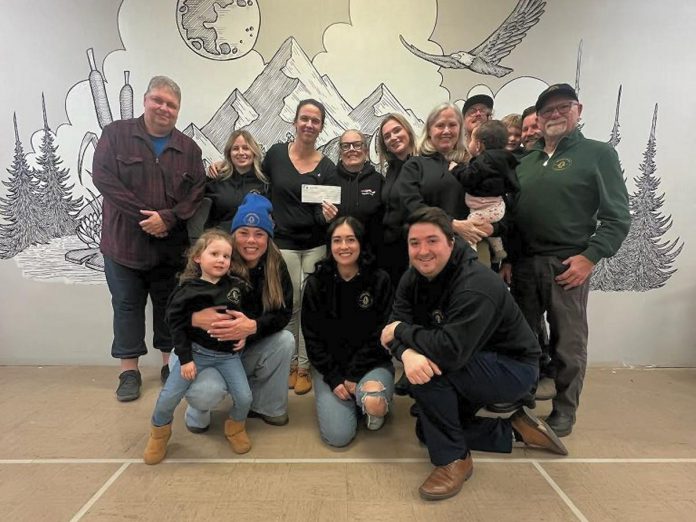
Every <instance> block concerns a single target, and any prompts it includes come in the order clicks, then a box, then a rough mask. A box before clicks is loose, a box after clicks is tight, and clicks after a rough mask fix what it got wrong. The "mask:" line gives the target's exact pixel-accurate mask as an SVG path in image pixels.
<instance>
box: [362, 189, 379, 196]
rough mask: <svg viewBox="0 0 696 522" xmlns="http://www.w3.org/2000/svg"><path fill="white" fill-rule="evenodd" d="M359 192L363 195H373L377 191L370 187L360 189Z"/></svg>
mask: <svg viewBox="0 0 696 522" xmlns="http://www.w3.org/2000/svg"><path fill="white" fill-rule="evenodd" d="M360 194H361V195H363V196H374V195H375V194H377V191H376V190H372V189H362V190H361V191H360Z"/></svg>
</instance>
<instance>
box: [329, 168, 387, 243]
mask: <svg viewBox="0 0 696 522" xmlns="http://www.w3.org/2000/svg"><path fill="white" fill-rule="evenodd" d="M325 183H326V184H327V185H336V186H339V187H341V204H340V205H338V216H353V217H354V218H356V219H357V220H358V221H360V222H361V223H362V224H363V226H364V227H365V237H366V238H367V242H368V243H369V245H370V247H371V248H372V252H373V253H374V252H375V251H376V248H377V246H378V245H379V243H380V242H381V241H382V216H383V215H384V206H383V205H382V185H383V184H384V178H383V177H382V175H381V174H380V173H379V172H377V171H376V170H375V168H374V167H373V166H372V164H371V163H369V162H368V163H365V165H364V166H363V168H362V170H361V171H360V172H348V171H347V170H346V169H345V167H344V166H343V163H341V162H339V163H338V166H337V167H336V170H335V171H334V172H333V173H332V174H331V175H329V177H328V178H327V179H326V180H325Z"/></svg>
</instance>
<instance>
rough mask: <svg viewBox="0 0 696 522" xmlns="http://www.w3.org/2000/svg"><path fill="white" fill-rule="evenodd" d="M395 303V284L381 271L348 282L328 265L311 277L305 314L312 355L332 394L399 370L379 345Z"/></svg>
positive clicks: (304, 326) (362, 273) (368, 271)
mask: <svg viewBox="0 0 696 522" xmlns="http://www.w3.org/2000/svg"><path fill="white" fill-rule="evenodd" d="M391 303H392V288H391V282H390V280H389V276H388V275H387V273H386V272H384V271H383V270H380V269H370V268H366V269H364V270H361V271H360V272H359V273H358V274H357V275H356V276H355V277H354V278H353V279H351V280H350V281H344V280H343V279H342V278H341V277H340V276H339V275H338V273H337V272H336V269H335V268H334V267H333V266H331V264H329V263H327V262H324V263H323V266H322V265H319V266H318V267H317V271H316V272H314V273H313V274H310V275H309V276H308V277H307V283H306V286H305V290H304V294H303V297H302V315H301V317H302V332H303V334H304V338H305V343H306V345H307V355H308V357H309V360H310V362H311V363H312V366H314V368H316V369H317V371H318V372H319V373H321V374H322V375H323V376H324V381H325V382H326V384H328V385H329V387H330V388H331V389H332V390H333V389H334V388H336V386H338V385H339V384H343V381H345V380H349V381H354V382H358V381H359V380H360V379H361V378H362V377H363V375H365V374H366V373H367V372H368V371H370V370H372V369H374V368H378V367H383V368H388V369H391V370H393V366H392V363H391V355H390V353H389V352H388V351H387V350H385V349H384V348H383V347H382V346H381V344H380V341H379V338H380V334H381V333H382V328H384V326H385V324H386V323H387V318H388V317H389V313H390V311H391Z"/></svg>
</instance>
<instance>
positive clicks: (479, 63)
mask: <svg viewBox="0 0 696 522" xmlns="http://www.w3.org/2000/svg"><path fill="white" fill-rule="evenodd" d="M545 5H546V2H545V1H544V0H519V2H517V5H516V6H515V9H514V10H513V11H512V13H510V16H508V17H507V18H506V19H505V21H504V22H503V23H502V24H500V26H498V28H497V29H496V30H495V31H493V33H492V34H491V35H490V36H489V37H488V38H487V39H486V40H485V41H484V42H483V43H481V44H480V45H478V46H476V47H474V48H473V49H472V50H471V51H469V52H466V51H457V52H455V53H452V54H450V55H447V56H439V55H436V54H429V53H426V52H424V51H421V50H420V49H418V48H417V47H416V46H414V45H411V44H410V43H408V42H407V41H406V40H405V39H404V37H403V36H399V38H400V39H401V43H402V44H404V47H406V49H408V50H409V51H411V52H412V53H413V54H415V55H416V56H418V57H419V58H423V59H424V60H427V61H429V62H431V63H434V64H436V65H439V66H440V67H445V68H448V69H470V70H472V71H474V72H476V73H479V74H490V75H493V76H497V77H498V78H500V77H502V76H505V75H506V74H510V73H511V72H512V69H510V68H509V67H503V66H502V65H498V63H499V62H500V60H502V59H503V58H505V57H506V56H507V55H509V54H510V53H511V52H512V51H513V49H514V48H515V47H516V46H517V44H519V43H520V42H521V41H522V39H523V38H524V37H525V35H526V34H527V31H529V30H530V29H531V28H532V27H534V26H535V25H536V24H537V23H538V22H539V19H540V18H541V15H542V14H543V13H544V6H545Z"/></svg>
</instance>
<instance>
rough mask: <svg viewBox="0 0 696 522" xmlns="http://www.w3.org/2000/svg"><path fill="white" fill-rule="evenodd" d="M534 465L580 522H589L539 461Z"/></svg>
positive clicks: (533, 463) (534, 462)
mask: <svg viewBox="0 0 696 522" xmlns="http://www.w3.org/2000/svg"><path fill="white" fill-rule="evenodd" d="M532 465H533V466H534V468H536V470H537V471H538V472H539V474H540V475H541V476H542V477H544V480H546V482H547V483H548V484H549V486H551V488H552V489H553V490H554V491H555V492H556V494H557V495H558V496H559V497H561V500H562V501H563V502H564V503H565V505H566V506H568V509H570V510H571V511H572V512H573V514H574V515H575V516H576V517H577V518H578V520H580V522H589V521H588V520H587V518H585V515H583V514H582V511H580V509H578V507H577V506H576V505H575V504H574V503H573V501H572V500H570V497H569V496H568V495H566V494H565V492H564V491H563V489H561V487H560V486H559V485H558V484H556V481H555V480H553V479H552V478H551V475H549V474H548V473H547V472H546V470H545V469H544V468H543V467H542V466H541V464H539V462H538V461H536V460H535V461H533V462H532Z"/></svg>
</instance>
